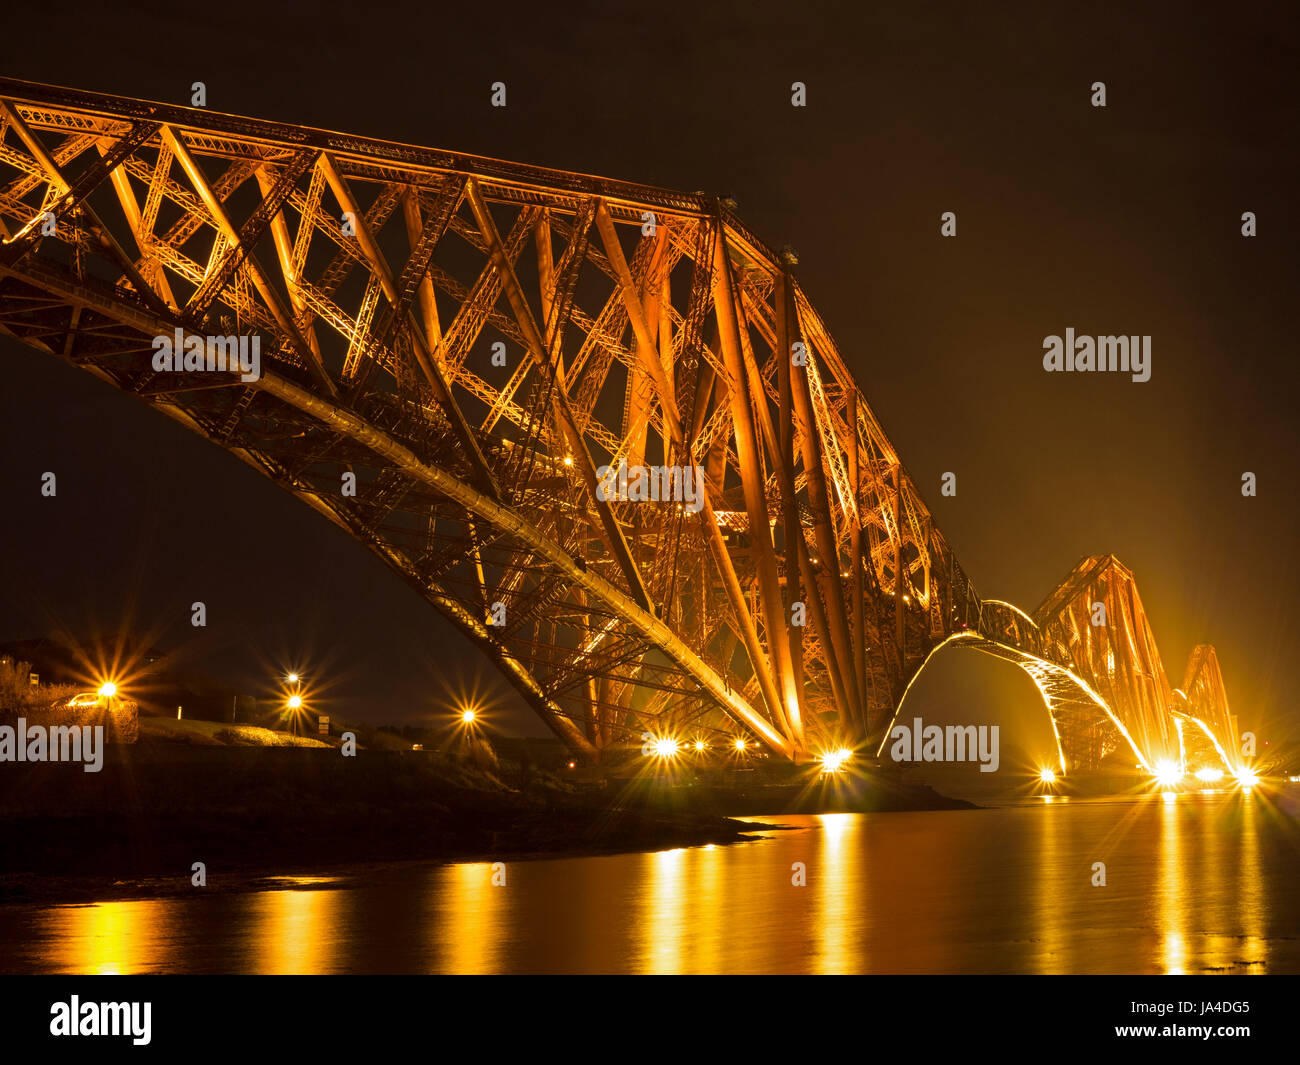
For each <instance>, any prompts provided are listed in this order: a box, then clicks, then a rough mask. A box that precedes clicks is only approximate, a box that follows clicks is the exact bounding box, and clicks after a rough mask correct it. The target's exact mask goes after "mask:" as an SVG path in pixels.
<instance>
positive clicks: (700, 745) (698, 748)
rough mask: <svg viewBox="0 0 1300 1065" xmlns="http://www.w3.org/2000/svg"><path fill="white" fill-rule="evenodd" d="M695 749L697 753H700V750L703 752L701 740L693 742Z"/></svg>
mask: <svg viewBox="0 0 1300 1065" xmlns="http://www.w3.org/2000/svg"><path fill="white" fill-rule="evenodd" d="M695 749H696V750H697V751H702V750H704V741H703V740H696V741H695Z"/></svg>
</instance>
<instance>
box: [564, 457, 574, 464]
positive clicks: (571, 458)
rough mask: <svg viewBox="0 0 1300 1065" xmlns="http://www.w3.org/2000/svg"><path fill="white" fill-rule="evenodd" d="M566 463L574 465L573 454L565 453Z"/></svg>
mask: <svg viewBox="0 0 1300 1065" xmlns="http://www.w3.org/2000/svg"><path fill="white" fill-rule="evenodd" d="M564 464H565V465H566V466H572V465H573V456H572V455H565V456H564Z"/></svg>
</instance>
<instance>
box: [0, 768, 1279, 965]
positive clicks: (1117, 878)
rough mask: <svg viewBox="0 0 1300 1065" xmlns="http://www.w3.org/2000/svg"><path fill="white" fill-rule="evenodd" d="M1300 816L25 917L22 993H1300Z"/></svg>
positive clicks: (997, 825)
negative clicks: (1227, 987) (1031, 983)
mask: <svg viewBox="0 0 1300 1065" xmlns="http://www.w3.org/2000/svg"><path fill="white" fill-rule="evenodd" d="M1298 811H1300V798H1297V797H1295V796H1292V797H1290V798H1287V797H1285V796H1282V797H1280V796H1278V795H1276V794H1274V795H1269V794H1265V793H1261V792H1253V793H1252V792H1240V791H1224V792H1218V793H1191V794H1183V795H1179V796H1177V797H1174V796H1169V797H1167V798H1162V797H1161V796H1158V795H1153V796H1146V797H1144V798H1139V799H1116V800H1091V801H1071V802H1061V801H1057V802H1053V803H1050V804H1047V803H1043V802H1041V801H1040V802H1037V803H1034V804H1023V805H1018V806H1009V807H1003V808H999V809H990V810H976V811H941V812H925V813H906V814H827V815H819V816H790V817H781V818H764V820H766V821H769V822H775V823H780V824H782V825H786V826H790V831H785V832H779V833H773V834H771V835H770V836H767V837H765V838H763V839H762V840H760V841H758V842H755V843H747V844H741V845H736V846H727V847H695V848H686V849H680V850H672V851H661V852H655V853H645V854H624V855H612V856H602V857H588V858H566V859H554V860H544V861H529V862H511V863H509V865H508V867H507V869H506V884H505V886H501V887H494V886H492V883H491V880H492V875H493V874H492V869H491V867H490V866H489V865H487V864H462V865H452V866H427V865H415V864H411V865H403V866H397V867H391V868H387V869H384V870H381V871H378V872H366V873H364V874H360V875H356V876H346V877H323V878H320V879H319V880H310V879H308V880H302V879H288V878H286V879H285V880H284V881H283V887H278V888H277V889H275V890H258V891H254V892H245V893H228V894H208V895H204V894H202V893H201V892H200V891H199V890H198V889H196V890H195V891H194V893H193V894H190V895H186V896H183V897H179V898H164V899H145V900H135V901H111V902H102V903H95V904H91V905H75V906H74V905H51V906H40V905H31V904H24V905H8V906H4V907H0V971H4V972H74V973H134V972H250V973H334V972H398V973H405V972H450V973H499V972H524V973H547V972H632V973H679V972H681V973H696V972H703V973H708V972H741V973H773V972H776V973H849V972H961V973H977V972H1025V973H1056V972H1082V973H1111V972H1125V973H1127V972H1152V973H1199V972H1249V973H1262V972H1296V971H1300V892H1297V891H1296V890H1295V887H1296V880H1297V877H1298V876H1300V832H1297V824H1296V816H1297V812H1298ZM796 862H802V863H804V864H805V866H806V869H807V886H805V887H795V886H794V885H793V884H792V877H794V875H795V873H794V871H793V868H792V867H793V865H794V863H796ZM1095 862H1104V863H1105V867H1106V881H1107V882H1106V886H1105V887H1094V886H1092V884H1091V880H1092V878H1093V876H1094V873H1093V863H1095Z"/></svg>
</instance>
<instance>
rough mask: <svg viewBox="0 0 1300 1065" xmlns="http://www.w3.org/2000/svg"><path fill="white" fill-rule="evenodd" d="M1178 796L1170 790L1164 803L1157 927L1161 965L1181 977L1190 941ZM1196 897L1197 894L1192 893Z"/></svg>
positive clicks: (1159, 861) (1162, 801)
mask: <svg viewBox="0 0 1300 1065" xmlns="http://www.w3.org/2000/svg"><path fill="white" fill-rule="evenodd" d="M1178 807H1179V803H1178V795H1177V793H1175V792H1172V791H1167V792H1165V793H1164V794H1163V795H1162V796H1161V803H1160V845H1159V850H1158V858H1157V861H1158V872H1157V877H1156V897H1155V900H1154V903H1155V908H1156V928H1157V931H1158V934H1159V936H1160V945H1159V951H1160V955H1159V964H1160V966H1161V968H1163V969H1164V971H1165V972H1166V973H1168V974H1170V975H1174V976H1178V975H1181V974H1183V973H1184V972H1185V971H1186V970H1185V968H1184V966H1186V964H1187V942H1186V939H1185V938H1184V934H1183V917H1184V910H1183V905H1184V903H1185V902H1186V901H1187V900H1186V897H1185V894H1184V890H1183V888H1184V884H1183V878H1184V876H1185V875H1186V870H1185V869H1184V868H1183V865H1182V838H1181V836H1180V835H1179V831H1178ZM1192 897H1195V892H1192Z"/></svg>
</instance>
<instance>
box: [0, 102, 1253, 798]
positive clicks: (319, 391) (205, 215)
mask: <svg viewBox="0 0 1300 1065" xmlns="http://www.w3.org/2000/svg"><path fill="white" fill-rule="evenodd" d="M734 207H735V205H734V204H733V203H731V202H729V201H727V200H725V199H718V198H715V197H710V196H706V195H704V194H703V193H695V194H685V193H680V192H673V191H668V190H664V189H658V188H652V187H649V186H645V185H639V184H634V183H629V182H624V181H616V180H611V179H606V178H600V177H593V176H588V175H582V174H575V173H569V172H564V171H558V170H550V169H546V168H543V167H536V166H528V165H523V164H517V163H508V162H502V161H500V160H497V159H489V158H483V157H478V156H472V155H465V154H462V153H456V152H449V151H443V150H437V149H431V148H421V147H414V146H410V145H405V144H395V143H390V142H386V141H380V140H373V139H369V138H366V137H360V136H352V135H348V134H341V133H332V132H328V131H324V130H317V129H308V128H303V127H299V126H292V125H284V124H280V123H273V122H265V121H258V120H255V119H250V118H241V117H235V116H230V115H222V114H217V113H214V112H211V111H207V110H203V109H195V108H187V107H179V106H174V105H170V104H163V103H150V102H146V101H140V100H134V99H128V98H124V97H118V96H109V95H103V94H98V93H90V92H83V91H78V90H73V89H66V88H57V87H52V86H46V85H39V84H34V83H28V82H22V81H17V80H13V79H0V238H2V239H3V243H2V244H0V329H3V331H4V332H5V333H7V334H8V335H10V336H12V337H14V338H16V339H17V340H19V341H20V342H22V343H24V344H27V345H29V346H31V347H34V348H38V349H40V350H41V351H44V352H47V353H49V354H50V355H53V356H55V357H57V358H60V359H62V360H64V361H66V362H69V363H71V364H73V365H75V366H77V367H80V368H81V369H83V370H85V371H86V372H89V373H92V374H94V375H96V376H97V377H99V378H101V379H103V380H105V381H107V382H110V383H111V384H112V385H114V386H115V387H116V388H118V389H120V390H121V391H123V392H125V393H127V394H128V395H130V396H133V397H134V398H135V399H137V400H138V401H140V402H143V403H147V404H149V405H150V406H151V407H153V408H155V409H156V410H158V411H160V412H161V413H163V414H165V415H167V416H168V417H171V418H173V419H175V420H176V421H178V422H180V423H181V424H182V425H184V426H186V427H187V428H188V429H190V430H192V431H193V432H195V433H198V434H199V435H201V436H203V437H205V438H206V439H208V440H210V441H212V442H213V443H215V444H217V445H219V446H220V447H222V448H224V449H225V450H226V451H228V452H229V453H231V454H233V455H234V456H236V457H237V458H239V459H240V460H242V461H243V462H245V463H247V464H248V465H249V466H251V467H252V468H253V469H255V470H257V471H258V472H259V473H261V474H263V475H264V476H266V477H269V478H270V479H272V480H273V481H275V482H276V483H277V484H279V485H280V486H281V487H282V488H284V489H285V490H286V491H288V492H291V493H293V494H294V495H296V496H297V497H298V498H299V499H301V500H302V501H303V502H304V503H306V504H307V505H309V506H311V507H313V508H314V509H315V510H316V511H318V512H319V513H320V514H321V515H323V516H324V517H325V518H326V519H328V520H329V521H331V522H334V523H335V524H336V525H338V526H340V527H341V528H343V529H344V530H346V531H347V532H348V533H349V534H350V535H351V536H352V537H354V538H355V539H356V540H357V541H359V542H360V543H362V544H364V545H366V547H368V548H369V549H370V550H371V551H373V552H374V553H375V554H376V555H378V556H379V557H380V558H381V559H382V560H383V561H384V562H385V563H386V564H387V565H388V566H389V567H391V568H392V569H393V570H394V571H395V572H396V573H398V574H399V575H400V576H401V577H402V578H403V579H404V580H405V581H406V582H407V583H408V584H409V585H410V586H411V587H412V588H413V589H415V591H416V592H417V593H418V594H420V595H421V596H423V597H424V599H425V600H427V601H428V602H429V603H430V604H431V605H432V606H433V607H435V608H436V609H437V610H438V611H439V612H440V613H441V614H442V615H443V616H444V617H445V618H446V619H448V620H449V621H450V622H451V623H452V624H453V625H455V626H456V627H457V628H458V629H459V630H460V631H461V632H462V633H463V634H464V635H465V636H466V637H467V638H468V639H469V640H470V641H471V642H472V643H474V644H475V645H476V646H477V647H478V648H480V649H481V651H482V652H483V653H484V654H486V655H487V656H488V657H489V658H490V659H491V660H492V661H493V662H494V663H495V664H496V666H497V667H498V668H499V669H500V670H501V672H502V673H503V674H504V676H505V677H506V678H508V679H509V681H510V682H511V684H513V686H514V687H515V688H516V689H517V690H518V692H519V693H520V694H521V696H522V697H523V698H524V699H525V700H526V701H527V702H528V704H529V705H530V706H531V707H532V708H533V709H534V710H535V711H536V712H537V714H538V715H539V716H540V717H541V719H542V720H543V721H544V722H545V723H546V724H547V725H548V726H549V728H550V729H551V730H552V731H553V732H554V733H555V735H557V736H558V737H559V738H560V739H561V740H563V741H564V743H566V744H567V745H568V746H569V747H570V748H571V749H572V750H573V751H574V752H576V753H577V754H579V755H581V756H583V757H586V758H588V759H592V760H598V759H600V758H601V756H602V754H603V753H604V752H606V751H609V750H611V749H612V748H614V747H617V746H619V745H626V744H627V743H628V742H629V741H631V742H634V743H637V744H639V743H640V742H641V737H642V736H643V735H644V734H645V733H647V732H648V733H650V734H651V735H652V736H656V737H680V738H682V739H683V740H685V739H695V738H699V739H701V740H703V741H705V742H712V743H718V742H733V741H735V740H736V739H737V738H740V739H745V740H747V741H748V740H754V741H757V743H759V744H761V745H763V746H765V747H766V748H768V749H769V750H770V751H771V752H774V753H775V754H777V755H779V756H781V757H783V758H787V759H791V760H793V761H796V762H802V761H806V760H809V759H811V758H815V757H817V756H818V755H819V754H822V753H823V752H827V751H833V750H838V749H841V748H846V747H847V748H852V749H865V748H867V747H869V746H874V744H875V743H876V741H877V740H878V739H879V738H880V737H881V736H886V737H887V735H888V731H887V730H888V727H889V725H890V723H891V721H892V719H893V717H894V715H895V714H896V713H897V711H898V709H899V707H900V706H901V704H902V701H903V698H904V695H905V694H906V692H907V690H908V687H909V685H910V684H911V682H912V681H913V680H914V679H915V677H916V676H917V674H918V673H919V672H920V671H921V669H922V667H923V666H924V664H925V662H926V661H927V660H928V659H929V657H930V656H931V655H932V654H934V653H936V652H937V651H938V650H939V649H941V648H944V647H946V646H948V645H951V644H958V645H965V646H969V647H972V648H975V649H978V650H980V651H983V652H986V653H988V654H991V655H995V656H997V657H999V658H1002V659H1005V660H1007V661H1010V662H1013V663H1015V664H1016V665H1017V666H1019V667H1020V668H1021V669H1023V670H1024V671H1025V672H1026V673H1027V674H1028V675H1029V676H1030V677H1031V678H1032V679H1033V681H1034V683H1035V684H1036V685H1037V687H1038V689H1039V691H1040V692H1041V693H1042V696H1043V699H1044V702H1045V705H1046V706H1047V708H1048V710H1049V711H1050V714H1051V719H1052V722H1053V726H1054V729H1055V733H1056V736H1057V741H1058V748H1059V750H1058V754H1059V760H1060V767H1061V769H1062V770H1065V769H1067V768H1068V769H1071V770H1073V769H1075V768H1087V767H1095V766H1101V765H1103V764H1106V760H1107V759H1108V758H1112V757H1114V758H1116V759H1118V760H1119V762H1121V763H1123V762H1127V763H1129V764H1134V763H1135V764H1137V765H1140V766H1142V767H1146V768H1148V769H1150V770H1152V771H1153V772H1154V771H1155V767H1157V766H1159V765H1162V764H1164V763H1167V762H1174V763H1177V764H1179V765H1182V766H1191V765H1192V764H1195V763H1198V760H1199V761H1205V762H1213V763H1214V764H1220V763H1221V764H1222V766H1223V767H1224V768H1226V769H1228V770H1231V769H1233V768H1234V765H1235V751H1236V750H1237V745H1236V739H1235V735H1234V732H1233V719H1232V717H1231V715H1230V714H1229V711H1228V704H1227V699H1226V695H1225V692H1224V687H1223V680H1222V676H1221V674H1220V672H1219V668H1218V664H1217V660H1216V658H1215V654H1214V650H1213V648H1211V647H1208V646H1205V647H1198V648H1196V650H1195V651H1194V652H1193V654H1192V658H1191V662H1190V663H1189V665H1188V670H1187V674H1186V678H1185V679H1184V681H1183V686H1182V688H1181V689H1174V688H1172V687H1171V686H1170V683H1169V681H1168V679H1167V677H1166V675H1165V671H1164V667H1163V666H1162V664H1161V662H1160V656H1159V653H1158V651H1157V649H1156V644H1155V640H1154V637H1153V635H1152V633H1151V630H1150V626H1149V624H1148V622H1147V619H1146V615H1145V613H1144V612H1143V609H1142V605H1141V601H1140V599H1139V597H1138V594H1137V588H1136V586H1135V584H1134V581H1133V577H1132V574H1131V573H1129V571H1128V570H1127V569H1125V568H1124V567H1123V566H1122V565H1121V564H1120V563H1119V562H1118V561H1117V560H1115V559H1114V558H1112V557H1109V556H1099V557H1095V558H1088V559H1085V560H1083V561H1082V562H1081V563H1080V564H1079V565H1078V566H1077V567H1076V568H1075V569H1074V571H1073V572H1071V573H1070V574H1069V575H1068V576H1067V577H1066V579H1065V580H1064V581H1063V582H1062V583H1061V584H1060V585H1059V586H1058V587H1057V588H1056V589H1055V590H1054V591H1053V592H1052V593H1051V594H1050V595H1049V596H1048V597H1047V598H1046V599H1045V600H1044V602H1043V604H1042V605H1041V606H1040V607H1039V608H1038V609H1037V610H1035V611H1034V612H1033V614H1032V615H1031V614H1026V613H1024V612H1022V611H1021V610H1019V609H1018V608H1016V607H1014V606H1012V605H1010V604H1007V603H1002V602H999V601H996V600H991V599H981V598H980V596H979V595H978V594H977V593H976V591H975V589H974V588H973V587H972V585H971V582H970V580H969V579H968V577H967V575H966V572H965V570H964V569H963V568H962V567H961V565H960V564H959V563H958V561H957V559H956V558H955V557H954V555H953V552H952V550H951V548H950V547H949V545H948V543H947V541H946V540H945V539H944V536H943V534H942V533H941V532H940V530H939V529H938V528H937V527H936V526H935V523H934V521H933V519H932V516H931V513H930V511H929V509H928V508H927V507H926V505H925V503H924V502H923V500H922V498H921V495H920V493H919V492H918V491H917V489H916V486H915V484H914V483H913V480H912V478H911V477H910V476H909V475H908V473H907V471H906V469H905V468H904V466H903V464H902V461H901V459H900V458H899V456H898V453H897V451H896V450H895V448H894V447H893V445H892V444H891V443H890V441H889V439H888V438H887V437H886V435H885V433H884V431H883V430H882V429H881V427H880V424H879V423H878V421H877V419H876V417H875V415H874V414H873V413H872V411H871V408H870V406H869V405H868V404H867V402H866V400H865V399H864V397H863V395H862V393H861V391H860V389H859V387H858V385H857V383H856V382H855V381H854V379H853V377H852V376H851V375H850V373H849V372H848V370H847V368H846V366H845V363H844V361H843V359H842V358H841V356H840V353H839V351H838V350H837V348H836V346H835V343H834V341H833V340H832V338H831V335H830V332H829V330H828V329H827V327H826V325H825V323H824V322H823V321H822V319H821V318H820V317H819V316H818V314H817V312H816V310H815V309H814V307H813V305H812V303H811V302H810V301H809V299H808V297H807V296H806V295H805V293H804V291H803V289H802V288H801V287H800V285H799V283H798V281H797V279H796V277H795V272H794V268H795V266H796V265H797V260H796V257H795V255H794V254H793V253H792V252H791V251H789V250H788V249H787V250H782V251H775V250H773V249H771V248H769V247H768V246H767V245H766V244H764V243H763V242H762V241H761V240H760V239H759V238H758V237H757V236H756V235H755V234H753V233H751V232H750V231H749V230H748V229H747V228H746V227H745V225H744V224H743V223H742V222H741V221H740V219H739V218H738V217H737V216H736V214H735V210H734ZM172 338H174V340H175V341H176V342H178V343H176V344H175V346H176V348H177V361H176V364H175V365H173V364H170V363H167V362H165V361H164V362H161V363H160V361H159V358H158V356H159V353H160V351H162V350H163V348H165V347H166V346H167V344H168V343H169V342H170V341H171V340H172ZM240 338H242V340H243V341H244V342H245V347H247V346H248V343H249V342H250V341H256V344H257V350H258V351H259V353H260V364H259V366H258V367H257V372H256V373H247V372H244V373H241V372H240V368H239V367H237V366H234V365H233V359H232V353H233V351H234V349H235V342H236V341H237V340H238V339H240ZM182 349H183V350H184V352H185V358H184V359H181V358H180V355H181V353H182ZM624 469H626V470H629V471H632V474H633V479H634V480H635V478H636V477H637V475H638V472H639V471H641V472H646V471H648V473H647V476H649V475H651V474H653V476H654V477H655V478H656V480H655V483H656V484H660V485H661V486H664V487H665V488H666V489H668V490H667V491H665V492H662V493H652V494H653V495H656V496H657V498H653V499H639V498H637V493H636V492H635V491H632V492H628V491H623V490H621V485H622V484H623V482H621V481H620V480H619V477H620V471H623V470H624ZM611 471H613V473H612V474H611ZM671 471H677V474H676V475H675V479H674V477H673V476H668V475H665V474H671ZM682 471H689V473H694V474H696V476H695V477H691V476H689V473H685V474H684V473H682ZM616 482H617V483H618V484H619V485H620V490H616V491H611V490H610V489H611V486H613V485H615V484H616ZM688 489H689V491H688ZM674 491H675V494H674ZM664 495H667V496H668V498H664ZM1098 605H1100V606H1101V607H1102V608H1104V616H1103V613H1102V612H1101V611H1099V610H1098V609H1097V607H1098Z"/></svg>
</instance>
